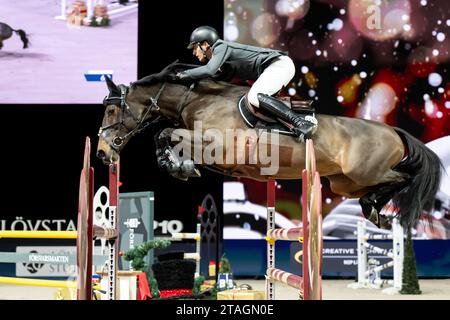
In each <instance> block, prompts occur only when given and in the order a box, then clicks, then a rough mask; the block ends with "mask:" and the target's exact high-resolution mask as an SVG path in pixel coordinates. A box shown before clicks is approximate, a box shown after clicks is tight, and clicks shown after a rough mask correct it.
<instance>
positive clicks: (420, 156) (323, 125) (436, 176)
mask: <svg viewBox="0 0 450 320" xmlns="http://www.w3.org/2000/svg"><path fill="white" fill-rule="evenodd" d="M171 68H172V67H166V69H164V70H163V71H161V72H160V73H157V74H154V75H151V76H148V77H145V78H143V79H141V80H138V81H136V82H134V83H132V84H131V85H130V86H129V87H128V86H125V85H119V86H116V85H115V84H114V83H113V82H112V81H111V80H110V79H109V78H107V77H106V82H107V85H108V89H109V95H108V96H107V97H106V98H105V100H104V101H103V104H104V106H105V107H106V110H105V114H104V118H103V121H102V125H101V128H100V131H99V141H98V147H97V157H99V158H100V159H102V161H103V162H104V163H105V164H107V163H110V162H113V161H116V160H117V159H118V157H119V153H120V152H121V151H122V150H123V148H124V146H125V145H126V143H127V142H128V141H129V139H130V138H131V137H132V136H134V135H135V134H137V133H138V132H139V131H141V130H143V128H145V127H146V126H147V125H148V124H149V123H152V122H154V121H158V120H160V119H165V120H167V121H168V122H169V123H172V124H173V127H167V128H165V129H163V131H162V132H161V134H160V135H159V136H158V138H157V139H156V142H157V147H158V152H157V155H158V157H159V160H160V163H166V164H167V163H168V162H169V163H170V165H166V166H163V167H164V168H166V169H168V170H169V171H170V169H173V168H175V171H176V173H175V174H174V171H173V170H172V172H171V173H172V175H173V176H175V177H178V178H184V180H186V178H187V176H182V174H179V172H180V171H182V169H186V168H182V166H180V165H178V166H176V165H174V164H175V163H176V162H177V160H176V159H175V160H174V159H173V157H174V156H175V155H174V154H169V155H168V156H165V155H164V145H165V146H166V147H168V146H169V144H170V143H171V142H170V141H168V137H170V136H171V135H172V134H174V133H175V132H180V131H179V130H181V132H182V133H181V135H182V136H183V137H186V136H194V132H193V129H194V125H195V123H196V121H200V123H201V124H202V130H203V131H202V132H206V131H208V130H209V131H210V132H216V133H218V134H224V131H225V130H226V129H233V130H238V129H241V130H246V129H248V127H247V125H246V123H245V122H244V121H243V119H242V118H241V116H240V113H239V111H238V109H237V107H236V105H237V101H238V100H239V98H240V97H241V96H242V95H244V94H245V93H246V92H247V91H248V90H249V87H247V86H239V85H234V84H230V83H228V82H220V81H214V80H211V79H208V80H201V81H198V82H194V83H180V82H179V81H178V82H177V81H175V80H174V79H173V78H172V80H171V77H170V75H171V74H173V73H171V72H169V71H170V70H171ZM316 120H317V122H318V128H317V130H316V132H315V133H314V135H313V137H312V139H313V142H314V147H315V150H316V161H317V170H318V171H319V173H320V176H321V177H326V178H327V179H328V180H329V182H330V187H331V190H332V191H333V192H334V193H336V194H338V195H342V196H345V197H348V198H359V202H360V204H361V207H362V211H363V214H364V215H365V216H366V218H368V219H370V220H371V221H372V222H374V223H375V224H377V225H378V226H380V227H382V228H390V225H389V219H387V218H386V217H383V216H382V215H379V212H380V211H381V209H382V208H383V207H384V206H385V205H386V204H387V203H388V202H389V201H390V200H392V201H393V206H394V208H396V216H399V217H400V221H401V223H402V225H403V226H405V227H408V228H409V227H412V226H414V224H415V222H416V221H417V219H418V218H419V216H420V215H421V214H422V212H423V211H424V210H431V209H432V207H433V205H434V200H435V195H436V193H437V191H438V188H439V185H440V178H441V170H442V168H443V167H442V164H441V162H440V159H439V158H438V157H437V155H436V154H435V153H433V152H432V151H431V150H430V149H428V148H427V147H426V146H425V145H424V144H423V143H422V142H421V141H419V140H418V139H416V138H414V137H413V136H412V135H410V134H409V133H407V132H406V131H404V130H402V129H400V128H394V127H391V126H388V125H386V124H384V123H379V122H375V121H369V120H364V119H357V118H349V117H339V116H330V115H322V114H318V115H316ZM197 123H198V122H197ZM175 127H178V128H179V129H175ZM179 135H180V134H179ZM212 135H214V134H212ZM258 137H259V136H257V139H258ZM183 143H187V144H188V147H190V148H195V147H198V146H200V147H201V148H202V150H205V148H207V145H205V141H204V140H201V141H195V139H194V141H191V140H187V141H186V142H185V140H184V139H183ZM268 144H270V142H268ZM172 145H173V143H172ZM221 147H222V150H224V155H223V157H226V156H227V155H229V153H234V152H236V146H235V144H230V143H228V142H223V143H222V145H221ZM271 147H276V150H277V152H279V170H278V171H277V172H276V173H275V174H273V175H272V176H273V177H274V178H276V179H301V172H302V169H303V168H304V167H305V143H304V142H301V141H298V139H295V138H293V137H290V136H287V135H279V136H278V140H277V145H275V146H271ZM166 151H167V150H166ZM170 157H172V159H171V161H169V160H170V159H169V158H170ZM196 160H197V162H196V163H202V162H201V161H198V160H199V159H196ZM200 160H201V159H200ZM191 164H192V162H191ZM213 166H214V167H215V168H217V169H219V170H220V171H221V172H222V173H224V174H226V175H230V176H235V177H247V178H251V179H255V180H259V181H267V179H268V178H269V176H267V175H262V174H261V169H262V168H263V167H267V164H263V163H261V162H260V161H257V162H256V163H247V162H246V163H237V162H236V161H234V162H233V163H213ZM190 169H192V168H190ZM187 170H189V168H188V169H187ZM191 173H192V174H191V176H196V173H198V171H197V170H196V169H194V171H191Z"/></svg>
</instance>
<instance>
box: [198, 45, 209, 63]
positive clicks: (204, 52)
mask: <svg viewBox="0 0 450 320" xmlns="http://www.w3.org/2000/svg"><path fill="white" fill-rule="evenodd" d="M199 47H200V50H202V53H203V56H204V57H205V59H206V61H208V60H209V58H208V55H207V54H206V52H207V51H206V50H205V49H203V48H202V46H201V45H200V44H199Z"/></svg>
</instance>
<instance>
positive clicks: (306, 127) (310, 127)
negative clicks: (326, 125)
mask: <svg viewBox="0 0 450 320" xmlns="http://www.w3.org/2000/svg"><path fill="white" fill-rule="evenodd" d="M258 100H259V107H260V108H261V109H262V110H266V111H268V112H270V113H271V114H273V115H274V116H276V117H277V118H280V119H281V120H284V121H286V122H288V123H289V124H291V125H292V126H293V128H292V129H291V130H292V132H293V133H294V134H295V135H296V136H297V137H302V138H303V139H310V138H311V136H312V134H313V133H314V131H315V128H316V125H315V124H314V123H312V122H310V121H307V120H305V119H304V118H303V117H302V116H301V115H299V114H297V113H295V112H294V111H292V110H291V109H290V108H289V107H288V106H286V105H285V104H284V103H283V102H281V101H279V100H278V99H276V98H274V97H271V96H269V95H267V94H263V93H258Z"/></svg>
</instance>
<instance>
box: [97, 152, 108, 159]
mask: <svg viewBox="0 0 450 320" xmlns="http://www.w3.org/2000/svg"><path fill="white" fill-rule="evenodd" d="M105 157H106V154H105V151H103V150H98V151H97V158H99V159H102V160H103V159H105Z"/></svg>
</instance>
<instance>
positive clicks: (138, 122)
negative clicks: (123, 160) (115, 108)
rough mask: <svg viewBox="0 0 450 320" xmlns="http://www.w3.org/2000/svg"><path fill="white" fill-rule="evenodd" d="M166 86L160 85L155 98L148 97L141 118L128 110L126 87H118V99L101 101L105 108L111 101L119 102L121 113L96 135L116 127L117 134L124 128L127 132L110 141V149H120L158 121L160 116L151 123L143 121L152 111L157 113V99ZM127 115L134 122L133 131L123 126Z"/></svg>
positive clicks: (109, 97) (109, 98)
mask: <svg viewBox="0 0 450 320" xmlns="http://www.w3.org/2000/svg"><path fill="white" fill-rule="evenodd" d="M165 86H166V83H165V82H164V83H163V84H162V86H161V87H160V88H159V91H158V93H157V94H156V96H155V97H150V102H151V103H150V105H149V106H148V107H146V110H145V111H144V112H142V113H141V116H140V117H139V116H136V115H135V114H134V112H133V110H132V109H131V108H130V106H129V105H128V103H127V102H126V99H125V98H126V96H127V94H128V87H127V86H124V85H119V89H120V97H118V96H108V97H105V99H103V105H104V106H107V105H108V104H110V103H111V101H115V100H116V101H117V100H118V101H119V103H120V109H121V113H120V119H119V120H118V121H116V122H114V123H112V124H110V125H107V126H104V127H100V129H99V131H98V135H99V136H100V135H101V134H102V132H103V131H104V130H107V129H110V128H113V127H116V126H118V127H119V130H118V131H117V132H120V129H121V128H125V129H126V130H127V131H128V132H127V133H126V134H125V135H124V136H119V135H118V134H117V135H116V136H115V137H114V138H113V139H112V145H111V147H112V148H113V149H114V150H116V151H118V148H120V146H121V145H122V144H123V142H124V141H125V140H126V139H128V138H131V137H132V136H134V135H136V134H138V133H139V132H141V131H142V130H144V129H145V128H146V127H147V126H148V125H149V124H151V123H155V122H157V121H159V120H160V119H161V115H158V116H157V117H156V118H155V119H153V120H152V121H148V122H145V121H144V120H145V119H146V117H147V116H148V114H149V113H150V112H151V111H152V110H153V109H154V110H156V111H159V110H160V108H159V106H158V99H159V97H160V96H161V93H162V92H163V90H164V88H165ZM126 113H129V114H130V115H131V117H132V118H133V120H134V122H135V126H134V128H133V129H129V128H128V127H127V126H126V125H125V114H126Z"/></svg>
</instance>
